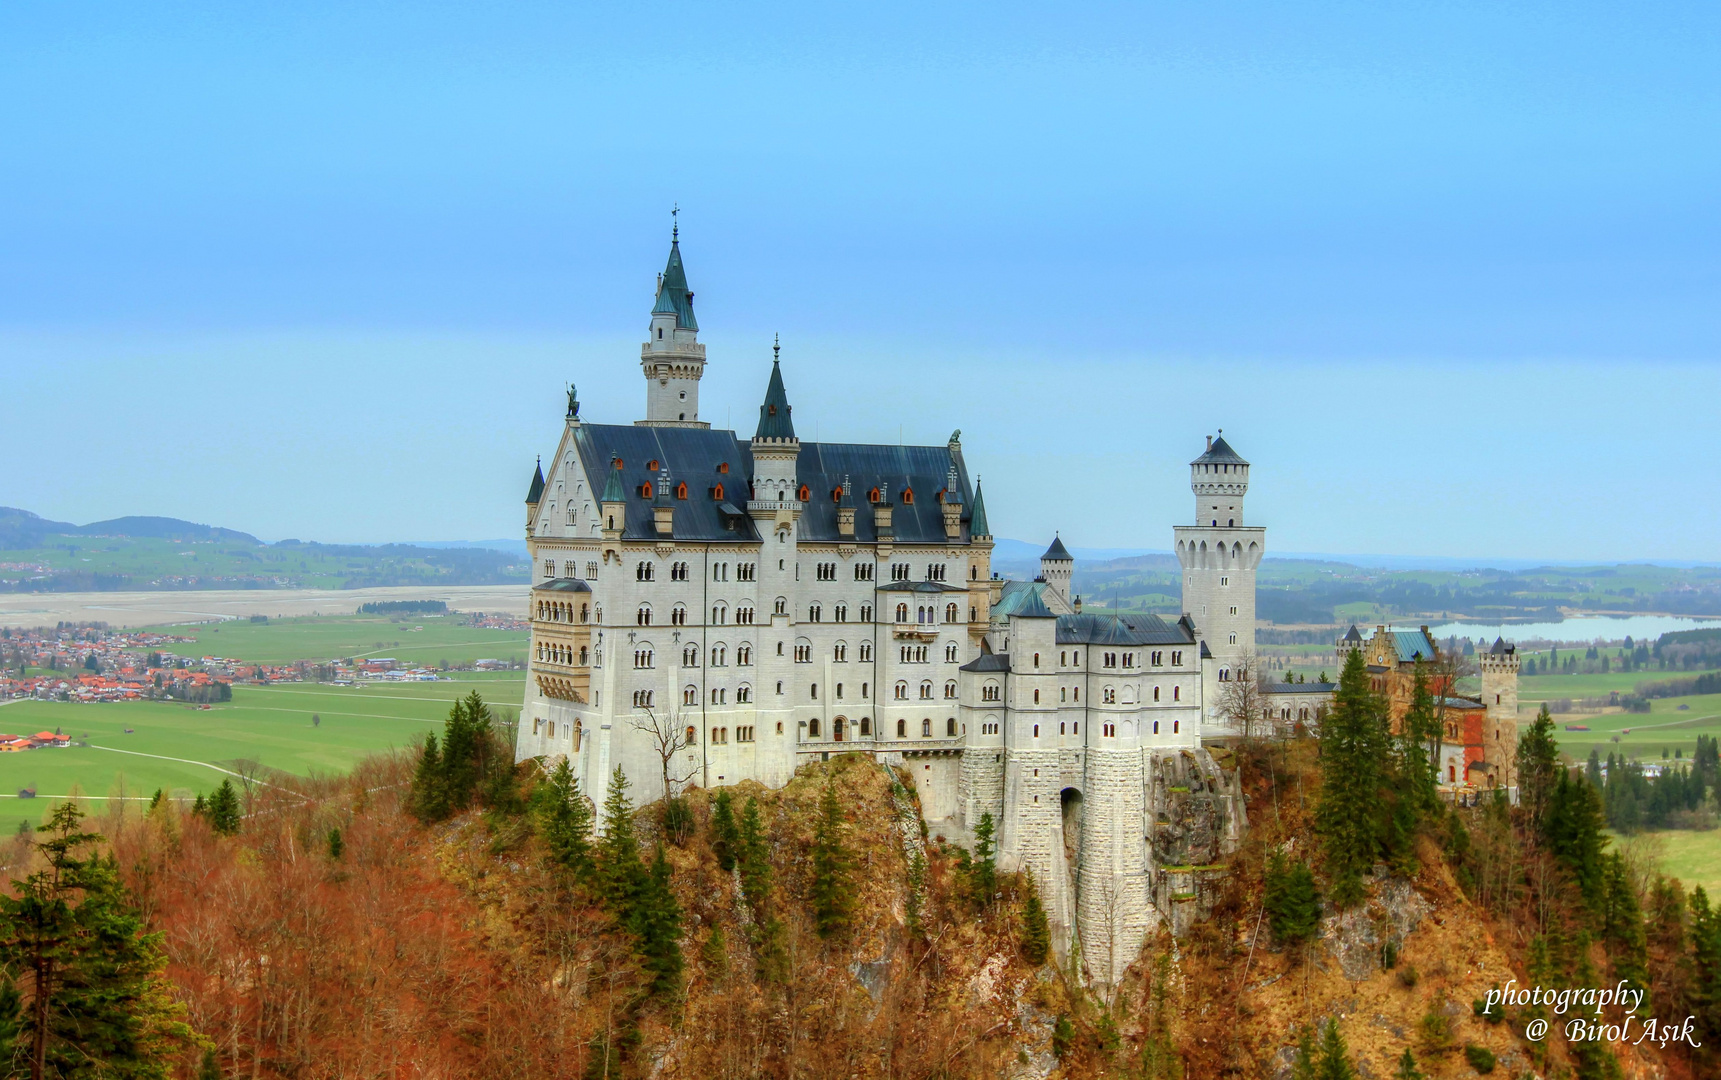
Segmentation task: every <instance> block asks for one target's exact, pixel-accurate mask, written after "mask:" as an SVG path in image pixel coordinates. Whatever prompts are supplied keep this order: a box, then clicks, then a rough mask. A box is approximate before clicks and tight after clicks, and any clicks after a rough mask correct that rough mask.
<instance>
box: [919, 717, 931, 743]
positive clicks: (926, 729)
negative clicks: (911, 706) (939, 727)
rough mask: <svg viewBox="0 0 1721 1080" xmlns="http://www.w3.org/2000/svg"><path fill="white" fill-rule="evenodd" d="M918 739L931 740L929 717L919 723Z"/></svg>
mask: <svg viewBox="0 0 1721 1080" xmlns="http://www.w3.org/2000/svg"><path fill="white" fill-rule="evenodd" d="M920 737H921V738H923V739H930V738H932V718H931V717H930V716H929V717H927V718H926V719H925V720H922V721H921V722H920Z"/></svg>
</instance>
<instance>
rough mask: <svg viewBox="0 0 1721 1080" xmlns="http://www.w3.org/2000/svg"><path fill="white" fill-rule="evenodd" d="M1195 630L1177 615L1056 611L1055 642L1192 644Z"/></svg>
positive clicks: (1074, 643) (1082, 643) (1069, 643)
mask: <svg viewBox="0 0 1721 1080" xmlns="http://www.w3.org/2000/svg"><path fill="white" fill-rule="evenodd" d="M1194 643H1195V634H1194V633H1193V632H1192V631H1191V630H1190V628H1189V626H1188V624H1186V623H1185V622H1184V621H1183V620H1181V619H1179V620H1178V621H1176V622H1167V621H1166V620H1164V619H1162V618H1160V617H1159V616H1158V615H1093V614H1087V615H1059V616H1058V644H1059V645H1193V644H1194Z"/></svg>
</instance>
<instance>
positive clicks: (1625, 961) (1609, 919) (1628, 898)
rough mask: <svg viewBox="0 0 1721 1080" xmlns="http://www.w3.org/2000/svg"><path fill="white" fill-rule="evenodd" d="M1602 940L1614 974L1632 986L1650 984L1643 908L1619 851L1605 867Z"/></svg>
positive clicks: (1638, 987) (1607, 861) (1637, 987)
mask: <svg viewBox="0 0 1721 1080" xmlns="http://www.w3.org/2000/svg"><path fill="white" fill-rule="evenodd" d="M1601 931H1602V942H1603V944H1605V945H1606V946H1607V952H1608V959H1609V961H1610V963H1611V964H1612V966H1613V977H1614V978H1615V979H1618V980H1623V981H1625V982H1626V983H1628V984H1629V985H1630V986H1631V987H1632V988H1633V989H1637V990H1646V989H1648V987H1649V968H1648V949H1647V941H1646V933H1645V930H1644V925H1643V907H1642V905H1641V904H1640V903H1639V902H1638V899H1637V888H1636V886H1634V885H1633V884H1632V880H1631V873H1630V871H1628V870H1627V869H1626V865H1625V859H1624V858H1622V857H1621V856H1620V854H1619V853H1618V852H1617V851H1616V852H1614V853H1613V854H1612V855H1609V856H1607V858H1606V861H1605V866H1604V869H1603V903H1602V927H1601Z"/></svg>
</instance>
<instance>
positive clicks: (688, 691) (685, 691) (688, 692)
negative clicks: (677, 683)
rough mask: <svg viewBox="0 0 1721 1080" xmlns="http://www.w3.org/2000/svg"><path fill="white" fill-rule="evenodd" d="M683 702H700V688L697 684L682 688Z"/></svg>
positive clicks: (691, 703)
mask: <svg viewBox="0 0 1721 1080" xmlns="http://www.w3.org/2000/svg"><path fill="white" fill-rule="evenodd" d="M681 703H682V704H683V705H697V704H699V688H698V687H697V686H684V687H682V688H681Z"/></svg>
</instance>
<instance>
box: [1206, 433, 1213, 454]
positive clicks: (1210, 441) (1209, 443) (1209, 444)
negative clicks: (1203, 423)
mask: <svg viewBox="0 0 1721 1080" xmlns="http://www.w3.org/2000/svg"><path fill="white" fill-rule="evenodd" d="M1207 449H1209V450H1211V449H1213V436H1211V435H1209V436H1207Z"/></svg>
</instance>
